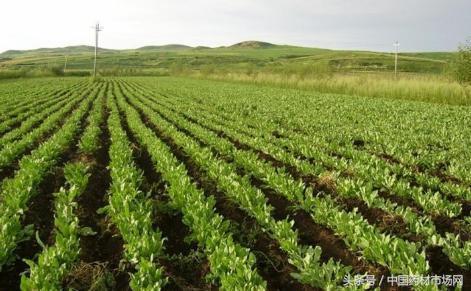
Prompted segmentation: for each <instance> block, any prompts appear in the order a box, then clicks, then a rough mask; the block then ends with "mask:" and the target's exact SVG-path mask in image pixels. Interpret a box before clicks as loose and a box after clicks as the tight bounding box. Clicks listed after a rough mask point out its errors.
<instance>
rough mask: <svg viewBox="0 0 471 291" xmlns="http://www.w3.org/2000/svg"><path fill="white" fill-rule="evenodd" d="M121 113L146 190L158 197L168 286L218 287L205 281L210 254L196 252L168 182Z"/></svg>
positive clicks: (157, 216) (157, 213) (157, 218)
mask: <svg viewBox="0 0 471 291" xmlns="http://www.w3.org/2000/svg"><path fill="white" fill-rule="evenodd" d="M120 114H121V122H122V125H123V128H124V130H125V131H126V133H127V135H128V138H129V140H130V141H131V143H132V146H133V152H134V158H135V162H136V164H137V165H138V167H139V168H140V169H141V170H143V173H144V177H143V178H144V179H143V180H144V182H143V184H142V186H143V190H144V191H145V192H150V193H151V195H152V197H153V198H154V199H155V202H154V203H155V205H156V207H155V212H154V225H155V227H156V228H158V229H159V230H160V231H161V232H162V235H163V237H165V238H167V240H166V241H165V253H166V256H165V257H163V258H159V261H160V263H161V264H162V266H163V267H164V269H165V272H166V275H167V276H168V277H169V278H170V282H169V284H168V285H167V286H166V289H167V290H215V289H216V286H214V285H212V284H210V283H207V282H206V281H205V277H206V275H207V274H208V273H209V271H210V270H209V263H208V261H207V260H206V258H204V256H203V258H201V256H195V254H198V253H200V252H199V250H198V246H197V244H196V243H195V242H192V241H190V240H189V235H190V234H191V231H190V229H189V228H188V227H187V226H186V225H185V224H183V216H182V214H181V213H180V212H178V211H177V210H175V209H172V208H171V206H170V203H169V197H168V196H167V195H166V194H165V188H166V187H165V182H164V181H163V180H162V177H161V174H160V173H157V172H156V170H155V169H154V165H153V162H152V159H151V157H150V156H149V153H148V152H147V151H146V150H145V149H143V148H141V147H140V145H139V143H138V141H137V140H136V138H135V136H134V135H133V134H132V132H131V130H130V129H129V126H128V124H127V122H125V117H124V113H123V112H120Z"/></svg>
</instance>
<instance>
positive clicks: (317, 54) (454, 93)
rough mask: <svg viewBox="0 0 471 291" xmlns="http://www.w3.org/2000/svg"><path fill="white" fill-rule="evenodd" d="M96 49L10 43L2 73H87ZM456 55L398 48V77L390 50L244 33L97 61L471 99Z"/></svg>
mask: <svg viewBox="0 0 471 291" xmlns="http://www.w3.org/2000/svg"><path fill="white" fill-rule="evenodd" d="M93 50H94V48H93V47H89V46H74V47H66V48H57V49H37V50H31V51H7V52H5V53H2V54H0V79H5V78H18V77H28V76H57V75H64V74H65V75H71V76H73V75H76V76H77V75H80V76H88V75H90V72H91V70H92V68H93ZM66 56H67V58H66ZM453 59H454V53H451V52H417V53H401V54H400V55H399V66H398V70H399V76H398V78H395V77H394V74H393V71H394V55H393V54H390V53H384V52H371V51H347V50H329V49H320V48H306V47H297V46H290V45H275V44H271V43H266V42H259V41H245V42H241V43H237V44H234V45H231V46H227V47H217V48H208V47H190V46H185V45H180V44H170V45H162V46H145V47H141V48H138V49H133V50H109V49H100V54H99V60H98V63H99V74H100V75H104V76H129V75H150V76H168V75H172V76H189V77H193V78H203V79H216V80H224V81H233V82H245V83H247V82H248V83H256V84H260V85H264V86H277V87H290V88H302V89H306V90H315V91H320V92H326V93H343V94H350V95H362V96H371V97H386V98H393V99H410V100H421V101H428V102H439V103H449V104H459V105H464V104H466V105H468V104H471V101H470V99H471V88H470V87H469V86H463V85H460V84H458V83H456V82H455V81H453V80H452V79H451V78H450V77H449V74H448V71H449V64H450V62H451V61H452V60H453ZM66 60H67V67H66V70H65V71H64V65H65V61H66ZM64 72H65V73H64Z"/></svg>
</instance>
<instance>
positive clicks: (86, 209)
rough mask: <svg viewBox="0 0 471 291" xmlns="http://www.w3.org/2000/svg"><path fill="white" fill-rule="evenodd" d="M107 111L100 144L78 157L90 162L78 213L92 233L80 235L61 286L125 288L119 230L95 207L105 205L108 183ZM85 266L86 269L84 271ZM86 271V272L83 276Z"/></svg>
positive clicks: (79, 288)
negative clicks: (74, 263) (75, 259)
mask: <svg viewBox="0 0 471 291" xmlns="http://www.w3.org/2000/svg"><path fill="white" fill-rule="evenodd" d="M108 115H109V112H108V111H107V110H105V111H104V122H103V123H102V124H101V125H100V129H101V135H100V137H99V138H100V142H99V144H100V148H99V149H98V151H97V152H96V154H95V155H93V156H88V155H85V154H82V155H80V156H79V157H77V159H79V160H81V161H84V162H86V163H87V164H89V165H90V166H91V176H90V178H89V182H88V185H87V188H86V190H85V192H84V193H83V194H82V195H80V196H79V197H78V199H77V202H78V205H79V208H78V211H77V215H78V217H79V221H80V225H81V226H82V227H90V228H91V229H92V230H93V231H94V232H96V234H95V235H91V236H82V237H81V238H80V249H81V252H80V262H79V263H78V264H77V266H76V268H74V269H73V270H72V271H71V272H70V273H69V275H68V277H67V278H66V279H65V280H64V286H66V287H69V288H72V287H73V288H76V289H77V288H78V289H77V290H88V289H87V288H89V287H90V286H92V285H93V284H96V282H97V281H100V280H103V279H104V278H107V280H104V281H103V284H104V285H103V286H107V287H112V286H113V287H116V288H117V287H119V290H127V288H128V287H127V286H128V282H129V275H128V274H127V272H126V271H125V270H123V269H122V268H120V260H121V258H122V253H123V241H122V239H121V237H120V236H119V231H118V230H117V229H116V228H115V227H114V226H113V225H112V223H111V222H110V221H109V220H108V219H107V217H106V214H99V213H97V211H98V210H99V209H100V208H102V207H104V206H106V205H108V195H107V191H108V189H109V186H110V184H111V177H110V172H109V169H108V168H107V166H108V164H109V153H108V150H109V146H110V136H109V131H108V127H107V120H108ZM84 270H85V272H84ZM84 275H85V276H84Z"/></svg>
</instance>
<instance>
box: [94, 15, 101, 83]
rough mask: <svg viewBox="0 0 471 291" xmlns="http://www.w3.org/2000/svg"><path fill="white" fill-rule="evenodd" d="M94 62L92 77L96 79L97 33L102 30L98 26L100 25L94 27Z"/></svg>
mask: <svg viewBox="0 0 471 291" xmlns="http://www.w3.org/2000/svg"><path fill="white" fill-rule="evenodd" d="M94 28H95V61H94V62H93V77H96V59H97V55H98V33H99V32H100V31H102V30H103V27H102V26H100V23H97V24H96V25H95V27H94Z"/></svg>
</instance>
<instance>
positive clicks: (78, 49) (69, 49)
mask: <svg viewBox="0 0 471 291" xmlns="http://www.w3.org/2000/svg"><path fill="white" fill-rule="evenodd" d="M94 50H95V47H94V46H89V45H76V46H66V47H59V48H38V49H32V50H8V51H5V52H3V53H1V54H0V56H5V57H8V56H15V55H23V54H42V53H44V54H48V53H57V54H79V53H87V52H93V51H94ZM99 50H100V51H102V52H103V51H105V52H117V51H118V50H113V49H106V48H99Z"/></svg>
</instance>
